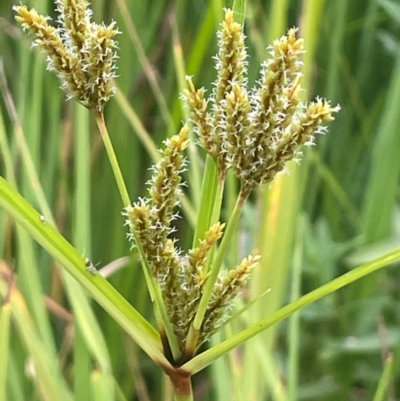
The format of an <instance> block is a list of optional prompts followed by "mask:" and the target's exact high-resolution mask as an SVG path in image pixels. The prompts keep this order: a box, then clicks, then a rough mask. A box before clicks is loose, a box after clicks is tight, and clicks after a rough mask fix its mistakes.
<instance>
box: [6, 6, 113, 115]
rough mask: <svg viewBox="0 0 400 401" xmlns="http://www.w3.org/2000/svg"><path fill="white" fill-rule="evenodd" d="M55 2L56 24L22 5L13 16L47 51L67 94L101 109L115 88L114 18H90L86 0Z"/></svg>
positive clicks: (16, 7)
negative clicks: (106, 20) (100, 21)
mask: <svg viewBox="0 0 400 401" xmlns="http://www.w3.org/2000/svg"><path fill="white" fill-rule="evenodd" d="M56 4H57V11H58V13H59V18H58V23H59V26H58V27H57V28H55V27H53V26H51V25H49V23H48V21H49V20H50V17H44V16H42V15H39V14H38V13H37V11H36V10H35V9H30V10H28V9H27V7H26V6H23V5H21V6H15V7H14V10H15V11H16V12H17V14H18V15H17V16H16V20H17V21H18V22H19V23H20V24H21V25H22V27H23V28H24V29H27V30H29V31H31V32H32V33H33V34H34V35H35V40H34V45H36V46H39V47H40V48H42V49H43V51H44V52H45V54H46V55H47V68H48V69H49V70H50V71H54V72H55V73H56V75H57V76H58V78H59V79H60V81H61V88H62V89H63V90H64V91H65V92H66V93H67V95H68V97H69V98H75V99H76V100H77V101H78V102H80V103H82V104H83V105H84V106H85V107H87V108H89V109H97V110H101V109H102V108H103V106H104V104H105V103H106V102H107V101H108V100H109V99H110V97H112V96H113V95H114V94H115V90H116V89H115V86H114V84H113V78H114V77H115V70H116V65H115V59H116V57H117V56H116V53H115V49H116V48H117V42H116V41H115V40H114V39H113V38H114V36H115V35H116V34H118V33H119V32H118V30H117V29H115V22H112V23H111V24H110V25H108V26H106V25H104V24H101V25H99V24H96V23H95V22H92V21H91V16H92V10H90V9H89V8H88V6H89V2H88V1H86V0H75V1H71V0H56Z"/></svg>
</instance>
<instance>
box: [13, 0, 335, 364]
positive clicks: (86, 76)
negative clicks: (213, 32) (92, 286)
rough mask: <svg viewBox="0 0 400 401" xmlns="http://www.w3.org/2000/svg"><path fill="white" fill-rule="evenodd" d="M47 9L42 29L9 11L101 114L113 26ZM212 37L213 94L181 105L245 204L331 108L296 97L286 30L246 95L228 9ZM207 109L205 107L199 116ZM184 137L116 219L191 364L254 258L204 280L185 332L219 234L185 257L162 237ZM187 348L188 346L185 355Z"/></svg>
mask: <svg viewBox="0 0 400 401" xmlns="http://www.w3.org/2000/svg"><path fill="white" fill-rule="evenodd" d="M56 4H57V10H58V12H59V14H60V17H59V19H58V22H59V25H60V26H59V27H58V28H55V27H53V26H51V25H49V24H48V20H49V18H48V17H43V16H40V15H39V14H38V13H37V12H36V11H35V10H34V9H31V10H28V9H27V8H26V7H25V6H16V7H15V10H16V12H17V14H18V15H17V17H16V19H17V20H18V21H19V22H20V23H21V25H22V26H23V28H25V29H28V30H30V31H31V32H33V33H34V35H35V37H36V39H35V44H36V45H38V46H40V47H41V48H42V49H43V50H44V51H45V53H46V54H47V60H48V68H49V69H50V70H54V71H55V72H56V74H57V76H58V77H59V78H60V80H61V82H62V85H61V86H62V88H63V89H64V90H65V91H66V92H67V94H68V96H69V97H73V98H75V99H76V100H77V101H79V102H80V103H82V104H84V105H85V106H86V107H88V108H89V109H95V110H97V111H98V112H101V111H102V108H103V106H104V104H105V103H106V102H107V101H108V99H109V98H110V97H111V96H112V95H113V94H114V93H115V87H114V86H113V83H112V79H113V77H114V76H115V69H116V67H115V64H114V61H115V58H116V54H115V49H116V47H117V45H116V42H115V41H114V39H113V38H114V36H115V35H116V34H117V33H118V31H117V30H116V29H115V24H114V22H113V23H111V24H110V25H108V26H105V25H98V24H95V23H93V22H91V15H92V11H91V10H90V9H89V8H88V4H89V3H88V2H87V1H85V0H56ZM218 38H219V43H218V46H219V53H218V55H217V56H216V69H217V80H216V82H215V86H214V90H213V93H212V95H211V96H210V97H209V98H208V99H207V98H206V97H205V90H204V89H203V88H202V89H197V90H196V89H195V87H194V85H193V83H192V82H191V80H190V79H189V90H187V91H186V93H185V99H186V102H187V104H188V105H189V107H190V109H191V115H192V121H193V123H194V126H195V130H196V132H197V134H198V136H199V138H200V143H201V145H202V146H203V147H204V149H205V150H206V151H207V152H208V154H209V155H210V156H211V157H212V158H213V159H214V160H215V162H216V164H217V166H218V171H219V178H220V184H221V183H222V184H223V182H224V179H225V177H226V173H227V170H228V169H230V168H231V169H233V170H234V172H235V174H236V175H237V177H238V178H239V179H240V181H241V185H242V187H241V193H242V194H243V196H242V198H243V199H246V198H247V196H248V194H249V193H250V192H251V191H252V190H253V189H254V188H256V187H257V186H259V185H261V184H264V183H267V182H270V181H271V180H272V179H273V178H274V176H275V175H276V174H277V173H279V172H280V171H283V170H284V168H285V163H286V162H287V161H288V160H290V159H298V158H299V156H300V151H299V147H300V146H301V145H302V144H311V143H312V141H313V138H314V135H315V134H316V133H323V132H324V131H325V128H324V127H323V126H322V124H323V122H325V121H330V120H332V119H333V117H332V113H333V112H336V111H338V110H339V107H338V106H337V107H334V108H332V107H331V106H330V105H329V103H328V102H327V101H325V100H322V99H317V100H316V101H315V102H311V103H309V104H304V103H302V102H301V101H300V100H299V98H298V93H299V91H300V83H299V81H300V77H301V72H300V67H301V62H300V58H299V57H300V56H301V54H302V53H303V52H304V50H303V41H302V39H298V38H296V30H295V29H291V30H289V32H288V34H287V35H286V36H283V37H282V38H280V39H279V40H276V41H275V42H274V43H273V45H272V47H271V48H270V55H271V59H270V60H269V61H267V62H265V63H263V64H262V66H261V72H260V78H259V80H258V82H257V85H256V87H255V88H254V89H252V90H248V88H247V84H248V82H247V75H246V74H247V63H248V62H247V53H246V49H245V43H244V40H245V37H244V35H243V33H242V26H241V25H240V24H238V23H236V22H235V21H234V17H233V12H232V11H231V10H226V13H225V20H224V22H223V23H222V29H221V31H220V32H219V33H218ZM208 103H211V104H212V110H208ZM188 131H189V128H188V127H187V126H184V127H183V128H182V129H181V131H180V132H179V134H177V135H175V136H173V137H171V138H169V139H167V140H166V142H165V149H164V150H163V151H162V158H161V160H160V161H159V162H158V163H157V164H156V165H155V166H154V168H153V176H152V178H151V180H150V181H149V183H148V184H149V196H148V197H147V198H142V199H139V200H138V201H137V202H136V203H134V204H133V205H132V206H129V207H128V208H126V210H125V215H126V218H127V220H126V221H127V225H128V226H129V228H130V231H131V235H129V238H130V239H131V240H132V242H133V243H134V244H135V242H136V245H138V246H140V248H141V250H143V253H144V256H145V257H146V261H147V263H148V265H149V266H150V268H151V274H153V276H154V277H155V279H156V281H157V283H158V285H159V288H160V291H161V295H162V300H163V302H164V304H165V309H166V312H167V315H168V318H169V320H170V322H171V325H172V329H173V332H174V334H175V336H176V339H177V343H178V347H179V349H180V351H181V352H182V354H185V351H187V350H188V349H189V351H190V355H189V357H190V356H191V355H192V354H193V353H194V352H195V351H196V350H197V349H198V347H199V346H200V345H201V344H202V343H204V341H206V340H207V339H208V338H209V337H210V336H211V335H212V334H214V333H215V332H216V331H217V330H218V329H219V328H220V327H221V326H222V325H223V324H224V322H225V321H226V320H227V318H228V312H229V309H230V306H231V304H232V301H233V299H234V298H235V297H236V296H237V295H238V294H239V292H240V290H241V289H242V288H243V286H244V284H245V282H246V279H247V278H248V277H249V274H250V271H251V270H252V268H254V267H255V266H256V265H257V263H258V257H257V256H249V257H247V258H245V259H243V260H242V262H241V263H240V264H239V265H238V266H236V267H235V268H233V269H231V270H229V271H228V272H222V273H219V275H218V276H213V277H214V278H215V277H217V278H216V280H215V281H213V280H210V281H209V282H208V283H209V284H212V285H213V287H212V289H213V291H212V294H211V296H210V297H209V298H208V297H204V299H205V300H206V301H208V303H207V307H206V309H205V313H204V317H203V318H202V320H201V321H202V324H201V327H200V330H199V331H198V332H197V331H196V333H195V335H193V333H194V331H193V330H197V328H196V329H193V327H194V325H193V326H192V324H193V322H194V320H195V317H197V315H196V314H197V312H198V310H199V305H200V300H201V299H202V296H203V290H204V288H205V285H206V283H207V280H208V279H209V277H210V270H209V269H208V265H209V264H210V263H211V265H212V262H213V261H212V260H211V261H210V260H208V259H209V258H210V257H211V256H210V255H212V252H211V249H212V248H213V247H214V245H215V244H216V243H217V242H218V240H219V239H220V238H221V237H222V236H223V229H224V224H220V223H216V224H213V225H212V226H211V227H210V228H209V230H208V231H207V232H206V233H205V234H204V238H203V239H202V240H200V241H198V244H196V246H195V247H194V248H193V249H191V250H189V251H188V253H187V254H186V255H182V252H181V251H180V250H179V248H177V247H176V242H175V240H174V239H172V238H171V234H173V232H174V226H173V222H174V220H175V219H176V218H177V216H178V214H177V213H176V212H175V210H176V208H177V207H178V206H179V196H180V195H181V192H182V191H181V187H182V185H183V183H182V182H181V174H182V172H183V171H184V169H185V167H186V160H185V158H184V156H183V152H184V149H185V148H186V146H187V144H188V139H187V136H188ZM226 238H227V237H226ZM221 248H222V249H223V247H222V246H221ZM87 266H88V263H87ZM215 266H217V263H215ZM211 270H212V269H211ZM145 271H146V270H145ZM214 271H217V269H215V270H214ZM192 329H193V330H192ZM162 330H163V327H160V331H162ZM189 339H190V340H189ZM193 339H194V340H193ZM193 341H194V344H193V343H192V342H193ZM187 343H189V347H188V348H185V347H186V345H187ZM166 351H167V350H166ZM186 356H188V355H186ZM174 362H176V363H178V361H176V360H175V361H174Z"/></svg>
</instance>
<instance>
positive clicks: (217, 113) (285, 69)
mask: <svg viewBox="0 0 400 401" xmlns="http://www.w3.org/2000/svg"><path fill="white" fill-rule="evenodd" d="M296 32H297V30H296V29H290V30H289V32H288V34H287V35H286V36H282V37H281V38H280V39H279V40H275V41H274V43H273V45H272V46H270V47H269V50H270V56H271V58H270V59H269V60H268V61H266V62H264V63H263V64H262V65H261V70H260V78H259V80H258V81H257V84H256V87H255V88H253V89H252V90H249V89H248V88H247V86H248V82H247V75H246V74H247V64H248V62H247V53H246V48H245V44H244V39H245V36H244V34H243V32H242V26H241V25H240V24H238V23H237V22H235V21H234V16H233V12H232V11H231V10H227V11H226V13H225V20H224V22H223V23H222V30H221V31H220V32H219V33H218V39H219V42H218V48H219V53H218V55H217V56H216V70H217V80H216V82H215V84H214V90H213V93H212V94H211V96H210V97H209V98H206V96H205V90H204V88H201V89H197V90H196V89H195V87H194V85H193V83H192V81H191V79H190V78H188V80H189V90H187V91H186V93H185V96H184V97H185V99H186V102H187V104H188V105H189V107H190V109H191V114H192V121H193V123H194V126H195V130H196V132H197V134H198V136H199V138H200V142H201V145H202V146H203V147H204V149H205V150H206V151H207V153H208V154H209V155H211V157H212V158H213V159H214V160H215V161H216V163H217V165H218V170H219V176H220V179H222V180H223V179H224V178H225V175H226V172H227V170H228V169H229V168H232V169H233V170H234V172H235V174H236V176H237V177H238V178H239V179H240V181H241V185H242V191H243V192H244V193H245V194H248V193H249V192H250V191H251V190H252V189H254V188H256V187H257V186H259V185H261V184H265V183H268V182H270V181H271V180H272V179H273V178H274V177H275V175H276V174H277V173H279V172H280V171H283V170H284V169H285V164H286V162H287V161H288V160H291V159H295V160H298V159H299V157H300V156H301V152H300V151H299V147H300V146H301V145H303V144H306V145H310V144H312V143H313V139H314V135H315V134H319V133H324V132H325V131H326V127H324V126H323V125H322V124H323V123H324V122H327V121H331V120H333V119H334V118H333V117H332V113H333V112H337V111H338V110H339V106H336V107H331V106H330V105H329V102H327V101H325V100H323V99H320V98H317V99H316V101H314V102H311V103H309V104H305V103H303V102H301V101H300V100H299V98H298V94H299V92H300V89H301V87H300V78H301V75H302V74H301V71H300V68H301V65H302V63H301V60H300V56H301V55H302V53H304V47H303V39H299V38H297V37H296ZM208 103H211V104H212V110H211V111H210V110H208V109H209V108H208Z"/></svg>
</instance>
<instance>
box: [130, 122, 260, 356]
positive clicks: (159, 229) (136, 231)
mask: <svg viewBox="0 0 400 401" xmlns="http://www.w3.org/2000/svg"><path fill="white" fill-rule="evenodd" d="M188 130H189V129H188V127H187V126H185V127H183V128H182V129H181V131H180V132H179V134H177V135H174V136H172V137H171V138H169V139H167V140H166V141H165V149H164V150H163V151H162V158H161V159H160V161H159V162H158V163H157V164H156V165H155V166H154V167H153V176H152V178H151V179H150V181H149V182H148V186H149V197H148V198H142V199H139V201H138V202H136V203H135V204H134V205H133V206H132V207H129V208H127V209H126V211H125V214H126V217H127V220H126V222H127V225H128V226H129V228H130V231H131V234H130V235H129V238H130V240H131V241H132V243H133V245H134V246H135V244H136V243H137V242H139V243H140V246H141V247H142V249H143V251H144V253H145V255H146V258H147V261H148V263H149V265H150V266H151V268H152V273H153V275H154V276H155V277H156V279H157V281H158V283H159V285H160V288H161V292H162V297H163V300H164V303H165V306H166V309H167V313H168V317H169V319H170V321H171V323H172V327H173V330H174V333H175V335H176V337H177V340H178V344H179V346H180V349H181V351H183V350H184V347H185V340H186V338H187V335H188V332H189V329H190V326H191V324H192V322H193V319H194V318H195V315H196V312H197V307H198V305H199V302H200V299H201V295H202V289H203V287H204V284H205V282H206V280H207V273H206V272H205V270H204V267H205V266H206V263H207V256H208V255H209V252H210V250H211V248H212V247H213V246H214V245H215V244H216V242H217V241H218V240H219V239H220V238H221V236H222V233H223V227H224V225H223V224H220V223H217V224H214V225H213V226H212V227H210V229H209V230H208V231H207V232H206V234H205V236H204V239H203V240H201V241H199V244H198V246H197V247H195V248H193V249H191V250H189V252H188V253H187V255H182V253H181V251H180V250H179V249H177V248H176V247H175V241H174V240H172V239H171V238H170V236H171V234H172V233H173V232H174V227H173V226H172V222H173V221H174V220H175V219H176V218H177V217H178V214H177V213H175V212H174V210H175V208H176V207H177V206H179V196H180V195H181V193H182V191H181V186H182V185H183V183H182V182H181V174H182V172H183V171H184V169H185V166H186V160H185V158H184V157H183V155H182V152H183V150H184V149H185V147H186V146H187V143H188V140H187V134H188ZM257 260H258V258H257V257H248V258H245V259H244V260H243V261H242V262H241V263H240V265H238V266H237V267H236V268H234V269H232V270H230V272H229V273H228V274H220V276H219V277H218V279H217V282H216V283H215V287H214V292H213V295H212V297H211V300H210V302H209V304H208V306H207V310H206V313H205V317H204V323H203V325H202V330H201V334H200V336H199V339H198V343H197V347H198V346H200V345H201V344H202V343H203V342H204V341H206V340H207V339H208V338H209V337H210V336H211V335H212V334H214V333H215V332H216V331H217V330H218V328H220V327H221V326H222V325H223V323H224V322H225V320H226V319H227V317H228V312H229V307H230V305H231V303H232V300H233V299H234V298H235V297H236V296H237V295H238V294H239V292H240V290H241V288H242V287H243V285H244V283H245V281H246V279H247V277H248V275H249V272H250V270H251V269H252V268H253V267H254V266H255V265H256V264H257Z"/></svg>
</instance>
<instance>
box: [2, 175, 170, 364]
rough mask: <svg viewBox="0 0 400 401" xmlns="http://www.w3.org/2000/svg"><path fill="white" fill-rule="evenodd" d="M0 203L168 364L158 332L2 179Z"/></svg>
mask: <svg viewBox="0 0 400 401" xmlns="http://www.w3.org/2000/svg"><path fill="white" fill-rule="evenodd" d="M0 204H1V205H2V206H3V207H4V208H5V209H6V210H7V211H8V212H9V213H10V214H11V215H12V216H13V217H14V218H15V219H16V220H17V221H18V223H19V224H21V225H22V226H23V227H24V228H25V229H26V230H27V231H28V232H29V233H30V234H31V236H32V237H33V238H34V239H35V240H36V241H37V242H38V243H39V244H40V245H41V246H43V248H44V249H46V251H47V252H48V253H49V254H50V255H52V256H53V257H54V258H55V259H56V260H58V261H59V262H60V263H61V264H62V265H63V266H64V267H65V268H66V270H67V271H68V272H69V273H70V274H71V275H72V277H74V278H75V279H76V280H77V281H78V282H79V283H80V284H81V285H83V286H84V287H85V288H86V289H87V290H88V291H89V293H90V294H91V295H92V296H93V298H94V299H96V301H97V302H98V303H99V304H100V305H101V306H102V307H103V308H104V309H106V310H107V312H108V313H109V314H110V315H111V316H112V317H113V318H114V319H115V320H116V321H117V322H118V323H119V324H120V325H121V327H123V328H124V329H125V330H126V331H127V333H128V334H129V335H130V336H131V337H132V338H133V339H134V340H135V341H136V342H137V343H138V344H139V345H140V346H141V347H142V349H143V350H144V351H145V352H146V353H147V354H148V355H149V356H150V357H151V358H152V359H154V360H155V361H157V362H159V363H165V364H167V365H168V362H167V361H166V360H165V358H164V356H163V354H162V351H161V344H160V340H159V335H158V333H157V331H156V330H155V329H154V328H153V327H152V326H151V325H150V324H149V323H148V322H147V320H145V319H144V318H143V317H142V316H141V315H140V314H139V313H138V312H137V310H136V309H135V308H133V306H132V305H130V304H129V303H128V302H127V301H126V300H125V299H124V298H123V297H122V296H121V295H120V294H119V293H118V292H117V291H116V290H115V289H114V288H113V287H112V286H111V285H110V284H109V283H108V282H107V281H106V280H105V279H103V278H102V277H101V276H100V275H96V276H93V275H92V274H91V273H89V272H88V271H87V270H86V267H85V262H84V260H83V258H82V256H81V254H80V253H79V252H78V251H77V250H76V249H75V248H73V247H72V246H71V245H70V244H69V243H68V242H67V241H66V239H65V238H63V237H62V236H61V235H60V234H59V233H58V232H57V231H56V230H55V229H54V227H52V226H51V225H50V224H43V222H42V221H41V220H40V215H39V214H38V213H37V212H36V211H35V210H34V209H33V208H32V207H31V206H30V205H29V204H28V203H27V202H26V201H25V200H24V199H23V198H22V197H21V196H20V195H19V194H18V193H17V192H16V191H15V190H14V189H13V188H12V187H11V186H10V185H9V184H8V183H7V182H6V181H5V180H4V179H3V178H2V177H0Z"/></svg>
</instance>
